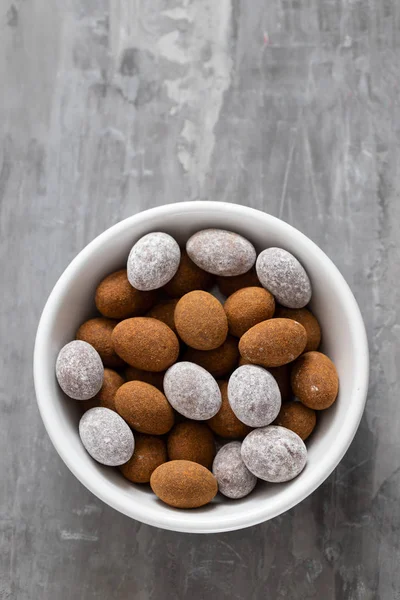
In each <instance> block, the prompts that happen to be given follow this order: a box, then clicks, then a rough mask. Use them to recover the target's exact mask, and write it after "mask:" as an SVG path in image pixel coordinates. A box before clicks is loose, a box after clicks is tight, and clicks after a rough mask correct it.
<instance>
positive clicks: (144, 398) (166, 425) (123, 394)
mask: <svg viewBox="0 0 400 600" xmlns="http://www.w3.org/2000/svg"><path fill="white" fill-rule="evenodd" d="M114 401H115V408H116V410H117V412H118V414H119V415H121V417H122V418H123V419H125V421H126V422H127V423H128V425H130V426H131V427H132V429H136V431H139V432H140V433H148V434H150V435H163V434H164V433H167V432H168V431H169V430H170V429H171V427H172V426H173V424H174V411H173V410H172V407H171V406H170V404H169V403H168V401H167V399H166V397H165V396H164V394H163V393H162V392H160V390H158V389H157V388H155V387H154V386H152V385H150V384H149V383H144V382H143V381H128V382H127V383H124V385H122V386H121V387H120V388H119V389H118V390H117V392H116V394H115V400H114Z"/></svg>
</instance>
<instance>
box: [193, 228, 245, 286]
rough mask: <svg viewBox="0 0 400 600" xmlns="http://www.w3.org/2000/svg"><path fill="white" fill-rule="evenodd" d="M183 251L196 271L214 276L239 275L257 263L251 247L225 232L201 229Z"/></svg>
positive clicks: (237, 236)
mask: <svg viewBox="0 0 400 600" xmlns="http://www.w3.org/2000/svg"><path fill="white" fill-rule="evenodd" d="M186 250H187V253H188V255H189V256H190V258H191V259H192V261H193V262H194V263H196V265H197V266H198V267H200V268H201V269H204V271H207V272H208V273H212V274H213V275H222V276H225V277H226V276H228V277H230V276H234V275H242V274H243V273H246V272H247V271H249V270H250V269H251V267H252V266H253V265H254V262H255V260H256V251H255V249H254V246H253V244H251V243H250V242H249V241H248V240H246V239H245V238H244V237H242V236H241V235H239V234H237V233H233V232H232V231H225V230H224V229H203V230H202V231H198V232H197V233H195V234H194V235H192V237H191V238H190V239H189V240H188V242H187V244H186Z"/></svg>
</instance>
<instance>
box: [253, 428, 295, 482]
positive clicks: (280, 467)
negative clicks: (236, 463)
mask: <svg viewBox="0 0 400 600" xmlns="http://www.w3.org/2000/svg"><path fill="white" fill-rule="evenodd" d="M242 458H243V461H244V463H245V465H246V466H247V468H248V469H249V470H250V471H251V472H252V473H253V474H254V475H255V476H256V477H259V478H260V479H263V480H264V481H269V482H271V483H282V482H284V481H290V480H291V479H293V478H294V477H296V476H297V475H298V474H299V473H301V471H302V470H303V469H304V467H305V465H306V462H307V448H306V446H305V444H304V442H303V440H302V439H301V438H300V437H299V436H298V435H297V434H296V433H294V432H293V431H290V430H289V429H285V428H284V427H279V426H277V425H270V426H269V427H263V428H261V429H255V430H254V431H252V432H251V433H249V435H248V436H246V437H245V439H244V440H243V443H242Z"/></svg>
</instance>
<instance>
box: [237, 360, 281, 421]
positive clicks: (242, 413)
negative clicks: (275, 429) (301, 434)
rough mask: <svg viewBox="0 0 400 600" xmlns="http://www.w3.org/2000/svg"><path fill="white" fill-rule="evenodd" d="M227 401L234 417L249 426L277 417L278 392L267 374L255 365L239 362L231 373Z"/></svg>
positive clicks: (279, 395) (270, 376)
mask: <svg viewBox="0 0 400 600" xmlns="http://www.w3.org/2000/svg"><path fill="white" fill-rule="evenodd" d="M228 400H229V404H230V405H231V408H232V410H233V412H234V413H235V415H236V416H237V418H238V419H239V420H240V421H242V423H245V424H246V425H248V426H249V427H264V426H265V425H269V424H270V423H272V421H274V419H276V417H277V416H278V413H279V410H280V408H281V393H280V391H279V387H278V384H277V383H276V381H275V379H274V378H273V377H272V375H271V373H269V371H267V370H266V369H263V368H262V367H259V366H256V365H243V367H238V368H237V369H236V371H234V372H233V373H232V375H231V376H230V378H229V383H228Z"/></svg>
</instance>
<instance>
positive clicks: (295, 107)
mask: <svg viewBox="0 0 400 600" xmlns="http://www.w3.org/2000/svg"><path fill="white" fill-rule="evenodd" d="M399 19H400V5H399V3H398V2H396V0H382V1H378V0H369V1H368V2H367V1H366V0H308V1H304V2H300V1H299V0H271V1H270V2H264V1H262V0H253V1H252V2H245V1H244V0H218V1H216V0H152V1H149V0H110V1H109V2H107V1H106V0H81V1H77V0H62V1H61V0H55V1H54V2H47V1H45V0H3V2H1V4H0V83H1V93H0V139H1V143H0V231H1V236H0V258H1V301H0V338H1V342H2V349H1V353H0V427H1V435H0V468H1V485H0V573H1V576H0V598H1V600H11V599H13V600H14V599H18V600H36V599H38V600H56V599H57V600H69V599H71V600H72V599H74V600H75V599H77V598H79V599H80V600H94V599H100V600H111V599H118V600H120V599H125V598H135V599H137V600H147V599H155V600H158V599H160V600H161V599H162V600H164V599H168V600H170V599H175V598H179V599H180V598H193V599H195V600H200V599H202V598H226V599H234V598H237V599H248V598H255V599H259V598H260V599H262V598H272V599H281V598H282V599H283V598H288V599H300V600H302V599H308V598H315V599H317V600H325V599H333V598H337V599H348V600H372V599H376V598H379V599H382V600H396V599H397V600H398V599H399V598H400V569H399V562H400V501H399V494H400V442H399V439H400V436H399V426H400V405H399V384H398V382H399V378H398V372H399V368H400V353H399V338H400V326H399V316H400V308H399V307H400V302H399V301H400V294H399V281H400V251H399V217H400V202H399V192H398V190H399V188H400V185H399V184H400V182H399V178H400V173H399V164H400V163H399V159H400V152H399V137H400V113H399V86H400V84H399V82H400V23H399ZM198 198H199V199H213V200H214V199H216V200H225V201H231V202H237V203H241V204H247V205H249V206H254V207H257V208H261V209H263V210H265V211H268V212H270V213H272V214H274V215H278V216H279V217H281V218H283V219H284V220H286V221H288V222H289V223H291V224H293V225H295V226H296V227H298V228H299V229H300V230H301V231H303V232H304V233H306V234H307V235H309V236H310V237H311V238H312V239H313V240H315V242H317V243H318V244H319V245H320V246H321V247H322V248H323V249H324V250H325V251H326V252H327V253H328V255H329V256H330V257H331V258H332V259H333V260H334V261H335V262H336V264H337V265H338V267H339V268H340V269H341V271H342V272H343V274H344V275H345V277H346V278H347V280H348V282H349V283H350V285H351V286H352V288H353V290H354V292H355V295H356V297H357V299H358V301H359V303H360V306H361V309H362V312H363V315H364V317H365V321H366V325H367V329H368V335H369V341H370V348H371V386H370V394H369V400H368V404H367V409H366V412H365V415H364V418H363V421H362V424H361V427H360V430H359V432H358V434H357V436H356V438H355V440H354V443H353V444H352V446H351V448H350V450H349V451H348V453H347V455H346V457H345V459H344V460H343V462H342V463H341V464H340V466H339V467H338V468H337V469H336V471H335V472H334V473H333V475H332V476H331V477H330V478H329V479H328V481H326V483H325V484H324V485H323V486H322V487H321V488H320V489H319V490H318V491H317V492H315V493H314V494H313V495H312V496H311V497H310V498H308V499H307V500H306V501H305V502H303V503H302V504H301V505H300V506H298V507H296V508H295V509H293V510H291V511H290V512H288V513H287V514H285V515H283V516H281V517H280V518H278V519H275V520H274V521H272V522H269V523H265V524H264V525H261V526H258V527H254V528H252V529H250V530H245V531H240V532H237V533H228V534H223V535H215V536H205V537H198V536H195V535H183V534H175V533H169V532H165V531H161V530H156V529H153V528H150V527H147V526H144V525H141V524H139V523H136V522H132V521H129V520H128V519H127V518H125V517H123V516H122V515H120V514H118V513H116V512H114V511H113V510H112V509H110V508H108V507H107V506H105V505H103V504H102V503H101V502H100V501H98V500H97V499H96V498H94V497H93V496H92V495H91V494H90V493H89V492H88V491H86V490H85V489H84V488H83V487H82V486H81V485H80V484H79V483H78V481H76V480H75V479H74V477H73V476H72V475H71V474H70V473H69V471H68V470H67V468H66V467H65V466H64V464H63V463H62V462H61V460H60V459H59V458H58V456H57V454H56V453H55V451H54V450H53V448H52V446H51V444H50V441H49V439H48V437H47V434H46V433H45V431H44V428H43V425H42V423H41V420H40V417H39V414H38V411H37V408H36V402H35V397H34V390H33V382H32V368H31V360H32V349H33V341H34V335H35V330H36V326H37V322H38V319H39V316H40V313H41V310H42V307H43V305H44V302H45V300H46V297H47V295H48V293H49V292H50V290H51V288H52V286H53V285H54V283H55V281H56V279H57V278H58V276H59V275H60V273H61V272H62V271H63V269H64V268H65V267H66V265H67V264H68V263H69V261H70V260H71V259H72V258H73V257H74V256H75V254H76V253H77V252H78V251H79V250H81V248H83V247H84V246H85V244H86V243H87V242H89V241H90V240H91V239H93V237H95V236H96V235H97V234H98V233H100V232H101V231H103V230H104V229H105V228H107V227H109V226H110V225H112V224H113V223H116V222H117V221H119V220H120V219H122V218H124V217H126V216H128V215H131V214H132V213H135V212H137V211H140V210H142V209H144V208H147V207H151V206H156V205H159V204H163V203H167V202H174V201H182V200H188V199H189V200H190V199H198Z"/></svg>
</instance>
